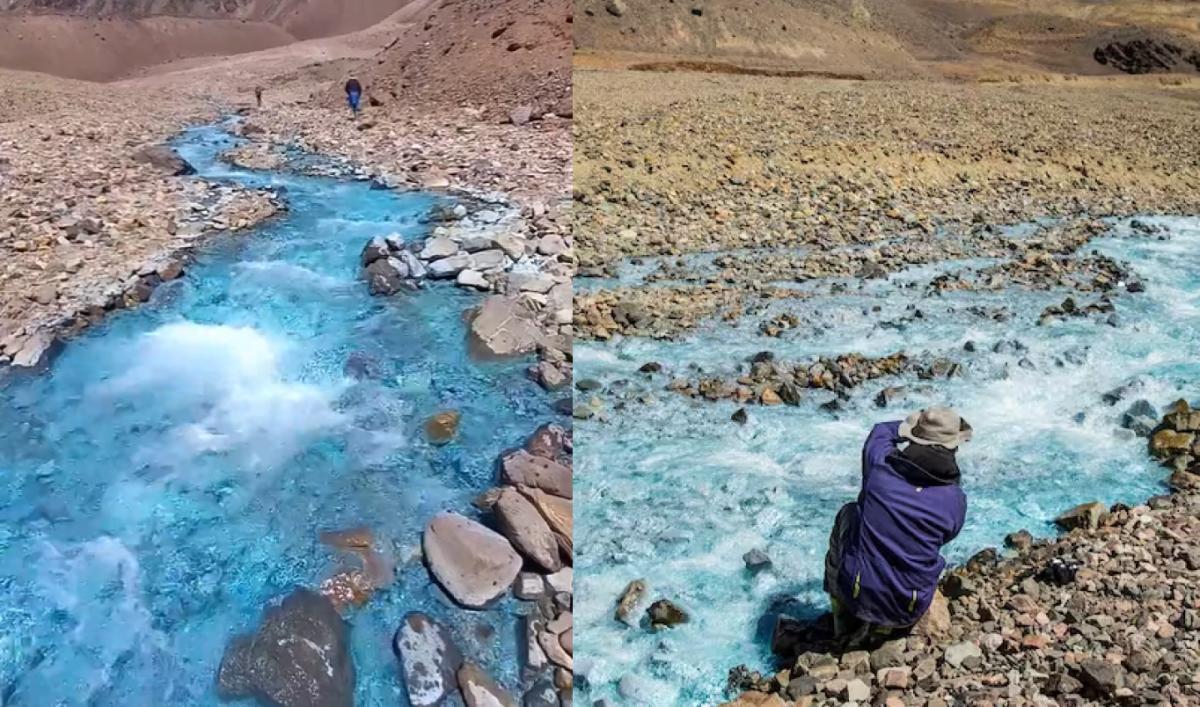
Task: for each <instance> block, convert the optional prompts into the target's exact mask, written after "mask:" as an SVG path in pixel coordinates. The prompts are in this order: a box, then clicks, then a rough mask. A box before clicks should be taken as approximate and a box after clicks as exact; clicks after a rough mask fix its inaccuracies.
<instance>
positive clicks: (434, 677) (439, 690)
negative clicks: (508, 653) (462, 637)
mask: <svg viewBox="0 0 1200 707" xmlns="http://www.w3.org/2000/svg"><path fill="white" fill-rule="evenodd" d="M392 646H393V648H394V650H395V652H396V655H397V657H399V658H400V667H401V672H402V673H403V675H404V688H405V690H406V691H407V693H408V701H409V704H411V705H413V707H432V705H437V704H441V703H442V701H443V700H445V699H446V697H447V696H449V695H450V693H451V692H453V690H454V685H455V679H456V674H457V673H458V672H459V670H460V668H461V667H463V657H462V653H460V652H459V650H458V647H457V646H456V645H455V644H454V641H453V640H452V639H451V637H450V633H449V632H448V631H447V630H446V629H445V628H443V627H442V626H441V625H440V624H438V623H437V622H435V621H434V620H433V619H431V618H430V617H428V616H426V615H425V614H422V613H420V612H415V611H414V612H412V613H410V614H408V615H406V616H405V617H404V620H403V621H402V622H401V623H400V628H398V629H396V635H395V638H394V639H393V640H392Z"/></svg>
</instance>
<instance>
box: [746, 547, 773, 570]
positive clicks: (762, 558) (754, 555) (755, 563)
mask: <svg viewBox="0 0 1200 707" xmlns="http://www.w3.org/2000/svg"><path fill="white" fill-rule="evenodd" d="M742 562H745V563H746V569H748V570H750V571H751V572H758V571H761V570H765V569H768V568H769V567H770V566H771V558H770V557H769V556H768V555H767V553H765V552H763V551H762V550H759V549H758V548H754V549H752V550H750V551H749V552H747V553H746V554H744V555H742Z"/></svg>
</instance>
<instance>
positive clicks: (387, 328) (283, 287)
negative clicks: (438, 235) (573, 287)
mask: <svg viewBox="0 0 1200 707" xmlns="http://www.w3.org/2000/svg"><path fill="white" fill-rule="evenodd" d="M231 144H232V143H231V142H230V140H229V138H228V137H227V136H226V135H225V134H224V133H222V132H220V131H218V130H216V129H211V128H209V129H199V130H195V131H192V132H190V133H188V134H186V135H185V136H184V137H183V138H181V140H180V148H181V152H182V153H183V155H184V156H185V157H186V158H187V159H188V160H190V161H191V162H192V163H193V164H194V165H195V166H196V167H197V169H199V171H200V173H201V175H202V176H207V177H211V178H216V179H229V180H234V181H238V182H242V183H246V184H250V185H272V186H275V187H282V188H285V189H286V195H285V196H286V199H287V201H288V203H289V204H290V207H291V210H290V212H288V213H286V214H283V215H282V216H281V217H280V218H278V219H276V220H274V221H272V222H270V223H268V224H266V225H264V226H262V227H260V228H258V229H256V230H253V231H251V232H248V233H241V234H236V235H232V236H230V237H228V238H224V239H221V240H220V241H219V242H217V243H216V244H214V245H213V246H211V247H209V248H207V249H205V250H204V252H202V253H201V254H200V255H199V257H198V259H197V262H196V263H194V264H193V265H191V266H190V267H189V269H188V272H187V275H186V276H185V277H184V278H183V279H182V280H179V281H176V282H172V283H168V284H165V285H163V286H162V287H160V288H159V289H158V290H157V291H156V292H155V293H154V297H153V299H152V301H151V302H150V303H149V304H148V305H146V306H143V307H141V308H139V309H137V310H134V311H130V312H124V313H121V314H119V315H116V316H114V317H112V318H111V319H110V320H109V321H108V322H107V323H105V324H103V325H102V326H99V327H96V328H95V329H93V330H92V331H89V332H88V333H87V334H86V335H84V336H83V337H81V338H79V339H77V340H75V341H73V342H71V343H70V345H69V346H67V348H66V350H65V351H64V353H63V354H62V355H61V356H60V357H59V358H58V359H57V360H56V361H55V362H54V364H53V366H52V368H51V369H50V370H49V371H47V372H45V373H42V374H40V375H36V376H21V377H18V378H15V379H9V380H3V381H0V704H4V705H6V706H13V707H15V706H17V705H21V706H33V705H36V706H38V707H42V706H46V705H94V706H100V705H114V706H115V705H121V706H122V707H128V706H131V705H160V704H173V705H212V704H216V703H217V699H216V696H215V692H214V689H213V686H214V682H215V673H216V668H217V665H218V663H219V661H220V658H221V654H222V652H223V650H224V646H225V643H226V641H227V640H228V638H229V637H230V636H231V635H232V634H233V633H235V632H241V631H248V630H251V629H253V628H254V626H256V625H257V623H258V619H259V616H260V611H261V608H262V606H263V605H264V603H266V602H268V601H270V600H272V599H277V598H279V597H281V596H283V595H286V594H287V593H289V592H290V591H291V589H292V588H293V587H295V586H297V585H304V586H310V587H312V586H316V585H317V584H318V583H319V582H320V580H321V579H323V578H325V577H326V576H328V575H329V574H330V573H332V572H333V571H334V570H336V569H337V568H338V567H340V566H341V563H340V562H339V560H338V558H337V557H336V556H335V555H334V554H333V552H332V551H331V550H329V549H328V548H326V547H324V546H322V545H320V544H319V543H318V542H317V537H316V536H317V532H318V531H321V530H328V529H339V528H346V527H352V526H358V525H367V526H370V527H371V528H373V529H374V530H375V533H376V535H377V537H379V538H381V539H383V540H384V542H385V544H387V545H388V546H389V547H390V548H391V550H392V552H393V554H394V555H395V557H396V559H397V561H398V562H399V563H400V569H399V572H398V578H397V581H396V582H395V584H393V585H392V586H390V587H389V588H387V589H386V590H383V591H381V592H379V593H378V594H377V595H376V596H375V598H374V599H373V600H372V601H371V602H370V603H369V604H368V605H367V606H366V607H365V608H363V609H360V610H357V611H356V612H354V613H352V614H351V615H350V617H349V621H350V624H351V626H352V629H351V641H352V644H353V647H354V661H355V663H356V666H357V668H358V676H359V678H358V693H357V704H359V705H389V706H391V705H397V704H401V705H403V704H407V701H406V699H405V698H404V697H403V696H402V686H401V682H400V679H399V677H398V674H397V670H396V662H395V658H394V657H393V656H392V652H391V647H390V640H391V637H392V633H393V632H394V630H395V628H396V626H397V625H398V624H399V621H400V618H401V617H402V616H403V614H404V613H406V612H407V611H410V610H414V609H421V610H424V611H427V612H429V613H432V614H434V615H435V616H438V617H440V618H441V619H442V620H443V621H444V622H446V623H448V624H449V625H450V626H451V627H452V630H453V631H454V632H455V634H456V636H458V638H459V640H460V641H461V642H462V645H463V648H464V653H466V654H468V655H473V656H475V658H476V659H477V660H480V661H482V662H483V663H484V664H485V665H486V666H487V667H488V669H490V670H491V671H492V672H493V673H495V674H496V675H498V676H499V677H500V678H501V679H502V680H503V681H504V682H506V683H507V684H508V685H510V686H511V685H513V684H514V681H515V675H516V669H515V661H516V657H515V652H514V651H515V649H514V646H515V640H514V633H515V628H514V624H515V620H514V618H513V617H512V609H513V607H512V605H511V604H503V605H501V607H500V608H499V609H497V610H495V611H489V612H466V611H462V610H458V609H453V608H451V607H450V606H448V602H447V601H446V600H445V599H444V598H443V597H442V596H440V594H439V592H438V590H436V589H435V588H434V587H433V586H432V585H431V583H430V581H429V578H428V574H427V572H426V571H425V570H424V569H423V568H422V567H421V565H420V562H419V560H414V559H413V557H414V552H415V551H417V550H418V549H419V542H420V530H421V528H422V527H423V525H424V523H425V521H426V520H427V519H428V518H429V517H430V516H431V515H432V514H434V513H435V512H437V511H440V510H443V509H446V508H452V509H457V510H460V511H463V512H466V513H470V508H469V500H470V499H471V498H472V497H473V496H474V495H475V494H476V493H478V492H479V491H480V490H482V489H483V488H485V487H486V486H487V485H488V484H489V482H491V480H492V477H493V466H492V465H493V462H494V460H495V458H496V456H497V455H498V454H499V453H500V452H501V451H503V450H504V449H506V448H508V447H512V446H515V445H517V444H519V443H521V441H522V440H523V438H524V437H525V435H527V434H528V433H529V432H531V431H532V430H533V429H534V428H535V427H536V425H538V424H540V423H542V422H545V421H547V420H549V419H551V418H552V415H553V413H552V412H551V409H550V406H549V402H550V401H548V400H547V399H546V398H545V397H544V396H543V395H541V394H540V393H539V392H538V391H537V389H536V387H535V386H533V385H531V384H530V383H529V382H528V381H527V380H526V379H525V377H524V373H523V370H524V367H525V366H526V365H528V362H527V361H508V362H488V363H477V362H473V361H471V360H469V358H468V357H467V354H466V351H467V347H466V346H465V342H464V335H465V328H464V324H463V322H462V319H461V314H462V312H463V310H464V309H466V308H468V307H470V306H472V305H473V304H474V303H475V302H476V301H477V300H476V297H475V296H472V295H469V294H466V293H464V292H462V291H460V290H458V289H456V288H454V287H453V286H448V285H447V286H435V287H431V288H429V289H427V290H425V291H423V292H421V293H418V294H409V295H402V296H398V297H396V298H393V299H376V298H371V297H369V296H368V294H367V288H366V286H365V283H363V282H362V281H361V280H360V279H359V265H358V257H359V252H360V250H361V248H362V246H363V244H364V243H365V242H366V241H367V240H368V239H369V238H371V237H372V236H375V235H379V234H387V233H392V232H398V233H401V234H402V235H403V236H404V237H406V238H410V239H411V238H418V237H423V236H424V234H425V232H426V229H427V227H426V226H424V225H422V224H421V223H419V220H418V219H419V217H420V215H422V214H423V213H425V212H426V211H427V210H428V208H429V207H430V206H431V204H432V203H433V202H432V198H431V197H430V196H427V195H422V194H398V193H393V192H388V191H381V190H372V189H371V188H370V185H369V184H368V183H366V182H341V181H334V180H328V179H318V178H307V177H298V176H288V175H283V174H271V173H266V174H260V173H250V172H245V171H241V170H236V169H232V168H228V167H227V166H225V165H222V164H220V163H218V162H216V161H215V158H214V155H215V154H217V153H218V152H219V151H221V150H223V149H226V148H227V147H229V146H230V145H231ZM352 355H354V356H355V357H356V358H359V359H364V358H365V359H367V360H370V361H372V362H373V363H372V366H371V367H372V368H374V369H375V370H377V372H378V374H377V376H375V377H370V378H366V379H362V380H359V379H357V378H355V377H354V376H351V375H347V374H346V373H345V372H344V367H345V364H346V361H347V359H348V358H350V357H351V356H352ZM444 408H454V409H458V410H460V411H461V412H462V419H463V424H462V433H461V436H460V437H459V439H458V441H456V442H455V443H453V444H450V445H448V446H446V447H441V448H433V447H431V446H430V445H428V444H427V443H426V442H425V441H424V439H423V436H422V433H421V427H422V424H423V422H424V420H425V419H426V418H427V417H428V416H429V415H430V414H432V413H434V412H436V411H438V410H441V409H444Z"/></svg>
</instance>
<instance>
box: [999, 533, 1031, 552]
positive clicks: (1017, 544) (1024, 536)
mask: <svg viewBox="0 0 1200 707" xmlns="http://www.w3.org/2000/svg"><path fill="white" fill-rule="evenodd" d="M1032 545H1033V536H1032V535H1031V534H1030V533H1029V531H1028V530H1018V531H1017V532H1015V533H1009V534H1008V535H1005V536H1004V546H1005V547H1008V548H1012V549H1013V550H1018V551H1021V550H1027V549H1029V547H1030V546H1032Z"/></svg>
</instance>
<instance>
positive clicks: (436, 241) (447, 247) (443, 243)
mask: <svg viewBox="0 0 1200 707" xmlns="http://www.w3.org/2000/svg"><path fill="white" fill-rule="evenodd" d="M457 254H458V244H457V243H455V242H454V241H453V240H451V239H450V238H448V237H446V236H434V237H433V238H430V239H429V240H427V241H425V247H424V248H422V249H421V252H420V253H418V254H417V257H419V258H420V259H421V260H439V259H441V258H449V257H450V256H452V255H457Z"/></svg>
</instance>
